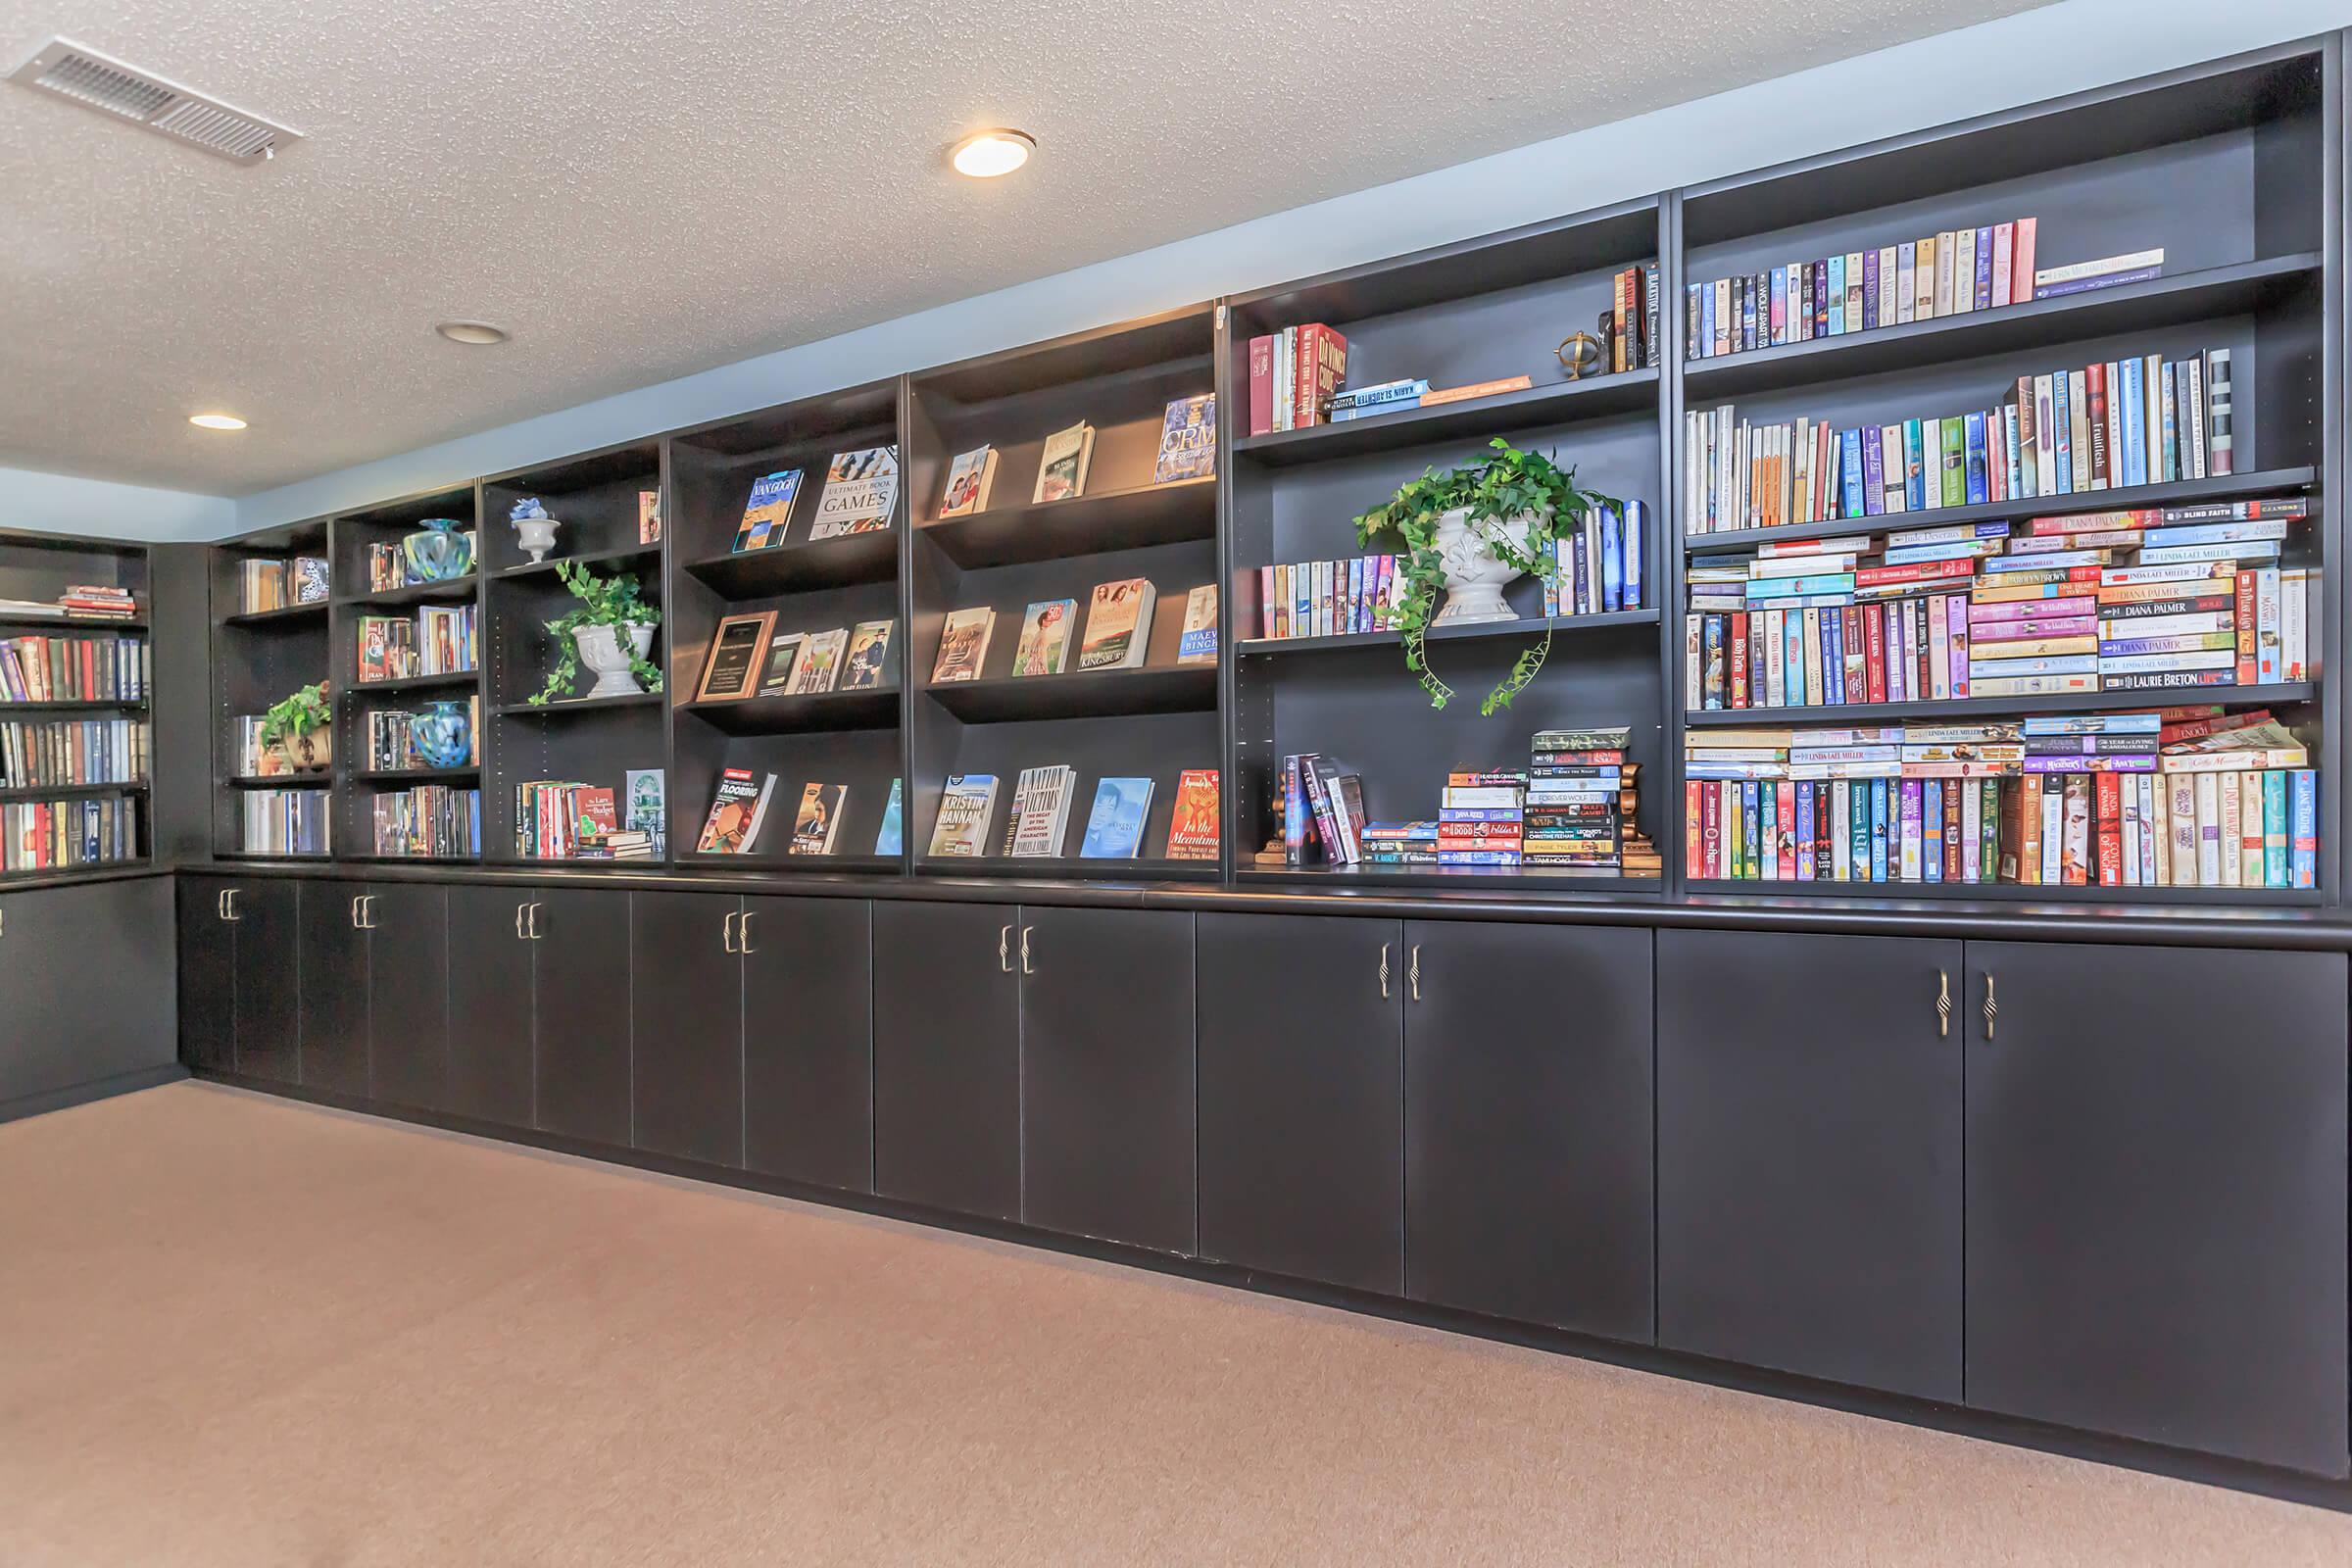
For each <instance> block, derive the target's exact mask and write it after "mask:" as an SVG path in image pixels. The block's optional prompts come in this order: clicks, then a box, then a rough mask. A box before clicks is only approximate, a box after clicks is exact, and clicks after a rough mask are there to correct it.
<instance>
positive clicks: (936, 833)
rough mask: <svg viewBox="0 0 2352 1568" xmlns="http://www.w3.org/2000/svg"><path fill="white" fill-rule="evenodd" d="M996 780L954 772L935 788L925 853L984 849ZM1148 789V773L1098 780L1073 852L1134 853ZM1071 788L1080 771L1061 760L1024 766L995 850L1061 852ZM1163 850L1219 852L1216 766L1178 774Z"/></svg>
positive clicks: (1139, 848)
mask: <svg viewBox="0 0 2352 1568" xmlns="http://www.w3.org/2000/svg"><path fill="white" fill-rule="evenodd" d="M997 786H998V780H997V776H996V775H995V774H993V773H957V774H954V775H952V776H951V777H950V778H949V779H948V781H947V783H946V785H945V787H944V788H943V789H942V791H941V793H940V799H939V815H938V816H937V818H935V819H934V821H933V823H932V828H931V847H930V851H929V853H930V854H931V855H933V856H935V857H941V858H961V859H968V858H978V857H982V856H985V855H986V854H987V853H988V846H989V844H990V842H991V840H990V838H989V828H990V826H991V825H992V824H993V822H994V821H995V817H996V807H997ZM1152 789H1153V783H1152V780H1151V779H1149V778H1119V777H1106V778H1103V779H1100V780H1098V781H1097V783H1096V785H1095V794H1094V801H1093V804H1092V806H1091V807H1090V808H1089V809H1088V811H1087V818H1086V831H1085V833H1084V835H1083V836H1082V837H1081V839H1080V841H1079V846H1078V858H1080V859H1085V860H1104V859H1110V860H1131V859H1135V858H1139V857H1140V856H1141V855H1142V854H1143V853H1144V834H1145V829H1146V826H1147V824H1148V823H1149V821H1150V819H1151V815H1152ZM1077 791H1078V774H1077V772H1076V771H1075V770H1074V769H1072V768H1070V767H1068V766H1066V765H1062V764H1054V765H1050V766H1044V767H1032V768H1024V769H1023V770H1022V771H1021V774H1020V777H1019V778H1018V780H1017V781H1016V783H1015V788H1014V792H1013V799H1012V808H1011V811H1010V814H1009V815H1008V816H1007V817H1006V820H1005V833H1004V837H1003V840H1002V841H1001V850H1000V853H1001V854H1004V855H1007V856H1012V857H1015V858H1030V857H1038V858H1056V859H1057V858H1061V857H1062V856H1063V855H1064V854H1065V852H1066V847H1067V840H1068V826H1069V817H1070V807H1071V804H1072V802H1073V801H1075V799H1076V798H1077ZM1162 854H1163V856H1164V857H1165V858H1168V859H1171V860H1213V859H1215V858H1217V773H1216V769H1214V768H1188V769H1186V770H1185V771H1184V772H1183V773H1182V774H1181V775H1180V776H1179V777H1178V779H1177V781H1176V801H1175V806H1174V809H1173V810H1172V811H1171V813H1170V816H1169V821H1168V836H1167V841H1166V843H1165V845H1164V846H1163V848H1162Z"/></svg>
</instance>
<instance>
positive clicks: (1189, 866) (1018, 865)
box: [914, 824, 1217, 882]
mask: <svg viewBox="0 0 2352 1568" xmlns="http://www.w3.org/2000/svg"><path fill="white" fill-rule="evenodd" d="M1075 825H1076V824H1073V826H1074V827H1075ZM914 868H915V870H916V871H917V872H919V873H921V874H922V875H925V876H990V877H997V876H1014V877H1020V876H1026V877H1043V878H1050V879H1052V880H1055V881H1066V880H1069V879H1072V878H1086V879H1090V880H1098V879H1109V880H1113V881H1119V882H1171V881H1173V882H1186V881H1201V880H1206V881H1214V880H1215V879H1216V875H1217V862H1216V861H1214V860H1170V859H1165V858H1160V859H1149V858H1147V859H1135V860H1090V859H1082V858H1079V857H1078V856H1075V855H1038V856H1017V857H1016V856H1008V855H982V856H973V857H970V858H962V857H957V856H950V855H920V856H917V857H915V861H914Z"/></svg>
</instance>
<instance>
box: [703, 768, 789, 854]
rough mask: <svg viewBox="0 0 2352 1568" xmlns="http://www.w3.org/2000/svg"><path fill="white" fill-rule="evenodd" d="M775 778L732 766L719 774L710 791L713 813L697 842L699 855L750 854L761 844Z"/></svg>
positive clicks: (704, 822)
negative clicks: (757, 774) (753, 847)
mask: <svg viewBox="0 0 2352 1568" xmlns="http://www.w3.org/2000/svg"><path fill="white" fill-rule="evenodd" d="M775 788H776V775H775V774H773V773H769V774H767V775H765V776H764V777H755V776H754V775H753V773H752V771H751V769H749V768H744V767H730V768H728V769H726V770H725V771H724V772H722V773H720V774H719V775H718V783H717V785H716V787H715V788H713V789H712V790H711V814H710V815H709V816H707V817H705V818H704V819H703V836H702V837H701V838H700V839H698V840H697V841H696V842H695V846H694V848H695V853H696V854H698V855H748V854H749V853H751V849H752V846H753V845H754V844H756V843H757V842H759V838H760V827H761V826H762V825H763V824H764V823H765V822H766V820H767V801H768V797H769V796H770V795H772V794H773V793H774V792H775Z"/></svg>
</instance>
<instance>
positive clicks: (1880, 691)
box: [1861, 605, 1887, 703]
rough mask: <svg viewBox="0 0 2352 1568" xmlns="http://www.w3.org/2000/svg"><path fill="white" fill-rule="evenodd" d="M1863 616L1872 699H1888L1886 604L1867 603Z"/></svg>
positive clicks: (1875, 700) (1874, 700)
mask: <svg viewBox="0 0 2352 1568" xmlns="http://www.w3.org/2000/svg"><path fill="white" fill-rule="evenodd" d="M1861 608H1862V616H1863V621H1864V625H1863V631H1862V635H1863V639H1864V647H1863V654H1862V658H1863V662H1864V666H1865V668H1866V669H1867V670H1868V671H1869V675H1870V700H1871V701H1872V702H1874V703H1883V702H1885V701H1886V700H1887V616H1886V613H1885V612H1886V608H1887V607H1886V606H1884V605H1865V606H1863V607H1861Z"/></svg>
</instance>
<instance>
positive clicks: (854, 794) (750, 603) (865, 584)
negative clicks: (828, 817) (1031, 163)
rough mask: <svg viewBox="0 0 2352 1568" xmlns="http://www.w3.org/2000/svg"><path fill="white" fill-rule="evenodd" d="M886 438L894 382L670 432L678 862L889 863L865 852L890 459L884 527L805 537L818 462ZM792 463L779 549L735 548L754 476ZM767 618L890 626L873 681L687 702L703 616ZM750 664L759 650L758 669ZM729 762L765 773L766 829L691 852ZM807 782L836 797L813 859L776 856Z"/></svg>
mask: <svg viewBox="0 0 2352 1568" xmlns="http://www.w3.org/2000/svg"><path fill="white" fill-rule="evenodd" d="M899 445H900V441H899V382H898V380H897V379H896V378H892V379H889V380H884V381H875V382H871V383H869V384H867V385H865V386H861V387H854V388H851V389H849V390H847V391H843V392H837V393H831V394H828V395H825V396H822V397H813V398H804V399H802V400H800V401H799V402H795V403H788V404H785V405H783V406H781V407H778V408H773V409H766V410H763V411H761V412H760V413H758V414H753V415H747V416H745V417H741V418H735V419H724V420H720V421H718V422H717V423H714V424H708V425H703V426H701V427H699V428H696V429H692V430H686V431H681V432H680V433H678V434H676V435H674V436H672V437H671V438H670V441H669V475H670V493H671V495H672V496H673V497H674V499H675V506H676V510H675V515H674V516H673V519H672V530H673V540H672V544H671V550H670V562H671V564H670V574H671V581H670V590H669V593H670V600H669V602H670V605H671V607H672V608H671V613H672V615H673V617H674V624H673V627H672V630H671V637H670V646H671V647H672V648H673V649H675V650H676V663H675V665H674V666H673V667H674V669H675V670H676V681H677V689H676V692H675V694H674V702H673V706H674V709H675V713H676V716H675V719H674V720H673V722H674V725H675V735H674V746H675V750H674V753H673V762H672V765H671V770H670V792H669V820H670V828H669V832H670V843H671V846H672V850H673V858H675V859H676V860H678V861H679V863H681V864H717V865H737V866H742V865H756V866H759V867H760V868H761V869H764V870H777V871H788V872H794V873H825V872H841V871H868V872H896V871H899V870H901V869H903V868H904V865H905V855H904V847H903V846H902V848H901V850H900V851H898V852H894V853H891V854H888V855H883V854H878V853H876V843H877V841H878V839H879V837H880V834H881V831H882V824H883V816H884V813H885V811H886V810H887V809H888V806H889V801H890V792H891V785H892V784H893V782H894V781H896V780H897V779H898V778H899V776H900V774H901V772H902V770H903V769H904V767H905V765H906V759H905V754H904V746H903V744H902V735H901V729H900V710H901V706H902V701H903V695H904V693H903V688H904V686H905V673H906V668H907V661H906V647H907V636H906V632H907V628H906V622H905V612H904V609H903V607H902V606H901V604H900V596H899V557H900V552H901V549H902V547H903V545H904V543H905V538H906V517H907V486H906V484H905V482H904V480H905V473H904V468H903V466H902V472H901V481H902V482H901V483H900V485H899V493H898V499H897V502H896V503H895V506H894V510H893V513H892V515H891V525H890V526H889V527H888V528H876V529H871V530H868V531H866V532H863V533H852V534H843V535H839V536H837V537H835V538H830V539H811V538H810V531H811V526H812V522H813V519H814V518H815V516H816V512H817V504H818V498H819V497H820V496H821V495H822V494H823V492H824V488H825V475H826V471H827V469H828V467H829V466H831V464H832V461H833V459H834V457H835V456H836V455H837V454H840V453H844V452H855V451H860V450H863V449H865V448H869V447H897V446H899ZM793 470H798V472H799V473H800V490H799V493H798V495H797V497H796V499H795V501H794V503H793V507H792V511H791V514H790V515H789V516H788V517H787V518H786V522H785V530H784V539H783V542H782V543H781V544H778V545H775V546H773V547H771V548H767V549H762V550H755V551H750V552H746V553H743V554H737V553H735V551H734V548H733V547H734V543H735V536H736V532H737V529H738V528H739V527H740V525H741V523H742V520H743V513H744V506H745V503H746V501H747V500H748V499H749V497H750V495H751V493H752V486H753V484H754V482H755V481H757V480H758V479H760V478H761V477H762V476H764V475H768V474H774V473H782V472H789V471H793ZM771 611H772V612H774V613H775V617H776V619H775V624H774V627H773V632H774V634H775V635H777V636H783V635H786V634H790V633H795V632H811V633H813V632H826V631H832V630H835V629H842V630H848V629H851V628H854V627H856V626H857V625H858V624H859V623H860V622H863V621H874V620H889V621H891V622H893V625H892V627H891V633H890V644H889V649H888V652H887V653H886V654H885V656H884V660H883V671H882V682H881V684H880V685H879V686H877V687H871V688H866V689H861V690H858V691H844V690H841V689H839V686H838V684H837V686H836V689H835V690H833V691H830V692H813V693H805V694H802V695H799V696H766V697H761V696H757V695H755V696H752V697H747V698H742V699H737V700H731V701H715V700H714V701H711V702H697V701H695V694H696V692H697V691H698V690H699V689H700V687H701V684H702V680H703V672H704V668H705V665H706V662H707V661H708V659H709V656H710V651H711V638H712V636H713V634H714V633H715V632H716V630H717V628H718V625H719V623H720V622H721V621H722V620H723V619H725V618H726V617H727V616H730V615H756V614H763V613H768V612H771ZM760 662H761V665H762V668H764V665H765V662H766V661H765V655H764V654H763V655H762V656H761V661H760ZM756 690H757V687H755V691H756ZM729 768H741V769H744V770H746V771H748V772H750V773H751V774H752V775H753V776H754V778H755V779H762V778H765V777H768V776H771V775H772V776H773V777H774V779H775V781H776V782H775V790H774V794H773V796H772V797H771V799H770V801H769V803H768V815H767V820H766V823H765V825H764V826H763V827H762V828H761V829H760V836H759V838H758V840H757V841H755V843H754V845H753V847H752V849H751V850H750V851H748V852H746V853H744V854H741V855H724V856H721V855H704V854H701V853H699V852H698V851H697V849H696V847H695V846H696V843H697V841H698V840H699V838H700V837H701V834H702V828H703V822H704V819H705V817H706V816H707V815H708V814H709V812H710V807H711V795H712V792H713V790H714V789H715V788H716V786H717V783H718V780H719V778H720V776H721V774H722V773H724V772H725V770H727V769H729ZM810 784H826V785H841V786H844V787H846V788H847V790H848V792H849V793H848V796H847V804H846V808H845V809H844V811H843V815H842V821H841V826H840V828H839V830H838V835H837V837H836V840H835V852H834V853H833V854H832V855H829V856H811V855H792V854H790V853H788V852H789V850H790V847H791V843H792V827H793V817H794V813H795V811H796V809H797V808H798V806H799V803H800V799H801V795H802V793H803V792H804V791H805V790H806V789H807V788H808V787H809V785H810ZM903 820H904V808H903V806H902V821H903ZM902 837H904V835H902Z"/></svg>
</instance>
